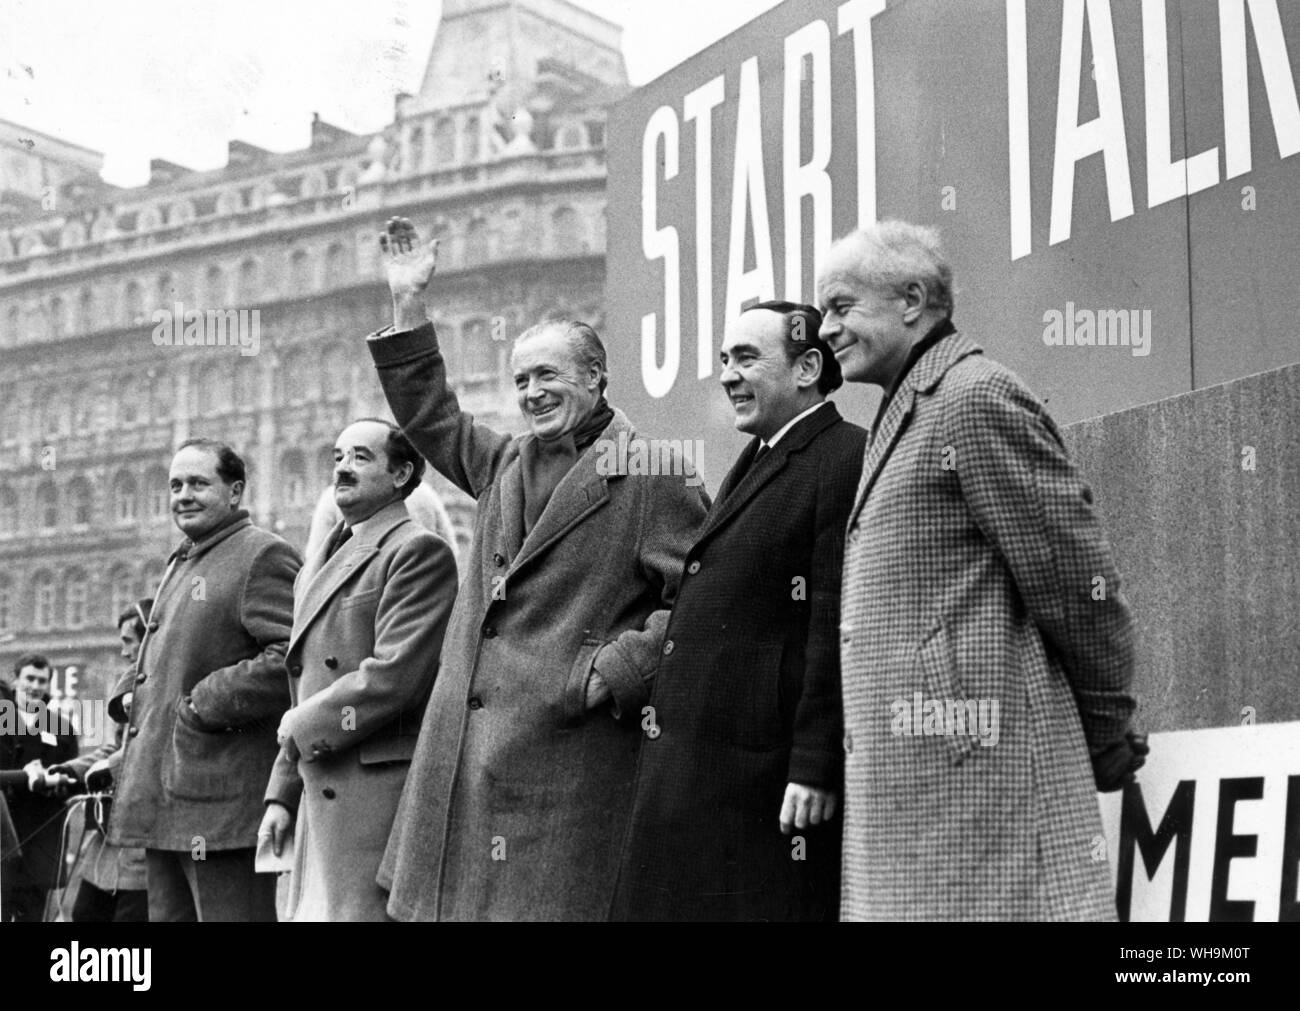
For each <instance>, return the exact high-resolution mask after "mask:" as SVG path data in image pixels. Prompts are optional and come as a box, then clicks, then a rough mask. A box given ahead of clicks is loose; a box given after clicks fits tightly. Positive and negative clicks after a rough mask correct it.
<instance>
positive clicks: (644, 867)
mask: <svg viewBox="0 0 1300 1011" xmlns="http://www.w3.org/2000/svg"><path fill="white" fill-rule="evenodd" d="M866 440H867V433H866V431H865V430H864V429H862V428H859V427H858V426H857V425H852V424H850V423H849V422H847V421H845V420H844V419H843V418H841V417H840V414H839V412H838V411H837V410H836V409H835V405H834V404H831V403H827V404H825V405H824V406H822V407H819V408H818V409H817V410H816V411H814V412H813V413H812V414H810V415H809V416H808V417H806V418H803V419H802V420H800V421H799V422H798V423H797V424H796V425H794V426H793V427H792V428H791V429H790V430H789V431H788V432H786V433H785V435H783V436H782V437H781V439H780V441H779V442H777V444H776V445H775V446H774V447H773V448H772V449H771V450H770V451H769V452H768V453H767V454H766V455H765V456H764V458H763V459H762V460H761V461H759V462H758V463H757V464H756V465H755V466H754V467H753V469H752V470H749V471H748V473H745V470H746V468H748V466H749V463H750V460H751V459H752V458H753V456H754V454H755V453H756V452H757V450H758V447H759V440H758V439H754V440H753V441H752V442H751V443H750V445H749V446H748V447H747V448H746V450H745V451H744V452H743V453H742V454H741V456H740V459H739V461H738V462H737V464H736V466H735V467H733V468H732V471H731V473H730V474H728V476H727V479H726V481H725V482H724V483H723V486H722V492H721V493H720V494H719V496H718V499H717V501H715V502H714V503H713V507H712V509H710V511H709V516H708V518H707V519H706V520H705V522H704V528H703V530H702V531H701V532H700V537H699V539H698V540H697V541H696V543H695V546H694V547H693V548H691V551H690V553H689V554H688V555H687V557H686V571H685V572H684V573H683V576H682V585H681V589H680V590H679V591H678V595H677V602H676V603H675V604H674V605H673V613H672V617H671V618H670V619H669V622H668V630H667V632H666V633H665V634H666V636H667V640H668V641H671V642H672V643H673V646H674V648H673V650H672V652H671V653H670V654H667V655H665V656H663V657H662V658H661V659H660V661H659V671H658V673H657V675H656V677H655V685H654V691H653V693H652V695H651V697H650V704H651V706H652V707H653V708H654V718H655V721H656V723H657V725H658V727H659V731H660V732H659V734H658V736H655V737H651V738H648V739H647V740H646V742H645V743H644V744H643V745H642V747H641V758H640V762H639V765H638V769H637V786H636V800H635V802H634V804H633V808H632V819H631V825H630V827H629V829H628V836H627V841H626V844H625V846H624V855H623V861H622V868H621V873H620V879H619V889H618V897H617V898H616V900H615V911H614V916H615V918H618V919H623V918H630V919H652V920H683V919H689V920H753V919H763V920H820V919H834V918H835V915H836V913H837V912H838V910H839V890H838V887H837V885H838V878H839V859H840V838H839V832H840V825H839V822H838V820H836V821H834V822H833V823H832V824H830V825H826V826H823V827H820V828H816V829H811V830H804V831H799V832H797V833H795V835H797V836H799V837H800V838H801V840H802V842H801V845H803V847H804V850H803V852H802V854H801V855H802V857H803V859H793V858H792V853H793V845H792V838H791V837H787V836H784V835H782V834H781V830H780V827H779V819H778V815H779V813H780V810H781V803H782V800H783V798H784V795H785V788H786V784H787V783H790V782H797V783H802V784H804V785H808V786H818V787H821V788H823V789H827V790H833V791H835V792H836V793H838V792H839V790H840V786H841V770H842V760H843V745H842V742H843V725H842V722H841V715H840V657H839V610H840V572H841V565H842V562H843V553H844V526H845V523H846V521H847V519H848V514H849V509H850V508H851V507H852V505H853V492H854V489H855V488H856V487H857V483H858V474H859V472H860V471H861V469H862V452H863V449H864V447H865V445H866ZM741 473H744V477H743V478H742V479H739V480H738V475H739V474H741Z"/></svg>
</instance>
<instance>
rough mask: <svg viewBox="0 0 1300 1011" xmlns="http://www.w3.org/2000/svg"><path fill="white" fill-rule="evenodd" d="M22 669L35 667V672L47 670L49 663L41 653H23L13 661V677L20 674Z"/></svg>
mask: <svg viewBox="0 0 1300 1011" xmlns="http://www.w3.org/2000/svg"><path fill="white" fill-rule="evenodd" d="M24 667H35V668H36V669H37V670H49V669H50V661H49V660H48V659H46V657H45V656H44V655H43V654H41V653H24V654H23V655H22V656H20V657H19V658H18V659H17V660H15V661H14V677H17V676H18V675H19V674H21V673H22V670H23V668H24Z"/></svg>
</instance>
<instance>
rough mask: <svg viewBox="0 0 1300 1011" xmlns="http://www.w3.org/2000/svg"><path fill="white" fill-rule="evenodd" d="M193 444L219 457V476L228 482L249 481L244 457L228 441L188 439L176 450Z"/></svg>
mask: <svg viewBox="0 0 1300 1011" xmlns="http://www.w3.org/2000/svg"><path fill="white" fill-rule="evenodd" d="M191 446H197V447H198V448H199V449H206V450H207V451H208V452H209V453H211V454H212V455H213V456H215V457H216V458H217V477H219V478H221V480H222V481H224V482H225V483H226V484H228V485H231V484H234V483H235V482H236V481H243V482H244V483H245V484H247V483H248V477H247V473H246V472H245V470H244V460H243V457H241V456H240V455H239V454H238V453H236V452H235V451H234V450H233V449H231V448H230V446H228V445H227V444H226V443H224V442H218V441H217V440H216V439H204V438H197V439H186V440H185V441H184V442H182V443H181V444H180V445H179V446H177V447H176V452H178V453H179V452H180V451H181V450H182V449H189V448H190V447H191Z"/></svg>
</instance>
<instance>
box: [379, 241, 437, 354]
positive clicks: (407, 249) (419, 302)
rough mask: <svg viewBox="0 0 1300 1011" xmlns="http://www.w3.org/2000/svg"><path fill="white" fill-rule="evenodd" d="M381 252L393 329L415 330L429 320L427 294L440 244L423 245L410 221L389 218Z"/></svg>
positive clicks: (432, 242)
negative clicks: (389, 298)
mask: <svg viewBox="0 0 1300 1011" xmlns="http://www.w3.org/2000/svg"><path fill="white" fill-rule="evenodd" d="M379 248H380V249H381V250H382V251H383V256H384V271H385V273H386V274H387V275H388V290H389V292H390V293H391V294H392V296H393V327H394V328H395V329H396V330H399V331H402V330H414V329H415V328H416V327H418V326H420V325H421V324H422V323H424V322H425V321H426V320H427V319H428V318H429V317H428V313H427V311H426V310H425V307H424V291H425V289H426V288H428V286H429V281H430V280H431V279H432V278H433V274H434V271H435V270H436V269H437V266H438V240H437V239H432V240H430V241H429V243H428V244H427V245H426V244H423V243H421V242H420V237H419V235H418V234H417V233H416V231H415V226H414V225H413V224H411V222H410V220H409V219H407V218H389V219H388V223H387V225H385V227H384V230H383V231H382V232H380V233H379Z"/></svg>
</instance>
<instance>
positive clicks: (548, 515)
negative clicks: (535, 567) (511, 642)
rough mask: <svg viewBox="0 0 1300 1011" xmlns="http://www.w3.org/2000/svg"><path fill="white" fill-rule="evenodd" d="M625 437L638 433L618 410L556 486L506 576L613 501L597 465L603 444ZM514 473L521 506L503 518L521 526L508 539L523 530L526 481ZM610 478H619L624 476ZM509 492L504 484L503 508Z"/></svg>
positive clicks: (628, 438)
mask: <svg viewBox="0 0 1300 1011" xmlns="http://www.w3.org/2000/svg"><path fill="white" fill-rule="evenodd" d="M622 433H626V438H627V440H628V441H631V440H632V439H633V438H635V432H634V431H633V429H632V425H631V423H630V422H629V421H628V420H627V415H626V414H624V413H623V412H622V411H620V410H619V409H618V408H615V409H614V420H613V421H611V422H610V423H609V424H608V425H607V426H606V427H605V430H604V431H603V432H601V433H600V435H599V436H598V437H597V438H596V441H595V442H593V443H592V444H591V445H590V446H588V447H587V448H586V449H585V450H583V451H582V455H581V456H579V457H578V459H577V462H575V463H574V465H573V466H572V467H570V468H569V472H568V473H567V474H565V475H564V477H563V478H562V479H561V480H560V483H559V484H558V485H556V486H555V491H554V492H553V493H552V495H551V500H550V501H549V502H547V503H546V508H545V509H543V510H542V515H541V516H539V517H538V518H537V522H536V523H535V524H534V525H533V529H532V530H530V531H529V532H528V536H526V537H525V538H524V542H523V544H522V545H521V546H520V548H519V553H518V554H516V555H514V557H513V561H512V562H511V564H510V571H509V572H508V573H507V574H506V575H507V577H509V576H512V575H514V574H515V573H516V572H517V571H518V570H519V568H520V567H521V566H523V565H525V564H527V563H528V562H529V561H530V560H531V559H533V558H536V557H537V556H538V555H539V554H541V553H542V552H543V551H545V550H546V549H547V548H548V547H550V546H551V545H552V544H553V543H555V541H557V540H559V539H560V538H561V537H563V536H564V535H565V534H567V533H568V532H569V531H570V530H572V529H573V528H574V527H575V526H577V525H578V524H579V523H581V522H582V521H583V520H584V519H585V518H586V517H587V516H588V515H590V514H591V513H593V512H595V511H596V510H597V509H599V508H600V507H601V506H602V505H604V504H605V503H606V502H607V501H608V500H609V485H608V484H607V479H606V478H605V477H604V476H603V475H602V474H600V473H598V472H597V470H596V461H597V459H598V457H599V455H600V454H599V453H598V451H597V450H598V448H599V446H600V444H601V442H603V441H605V440H612V441H614V442H618V439H619V436H620V435H621V434H622ZM513 469H514V470H515V471H516V478H515V479H516V480H517V481H518V482H519V483H520V485H521V487H520V489H519V491H518V502H517V503H512V505H517V512H515V513H514V514H513V515H504V516H503V521H505V522H509V523H516V524H517V526H512V527H507V537H508V536H509V531H510V530H511V529H519V530H522V529H523V511H524V502H523V489H522V482H523V477H522V474H521V473H520V468H519V467H518V465H516V466H514V468H513ZM610 476H611V477H618V476H620V475H610ZM506 490H507V489H506V487H505V485H504V481H503V486H502V489H501V493H502V494H501V497H502V506H503V508H504V506H505V505H506ZM512 494H513V493H512Z"/></svg>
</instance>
